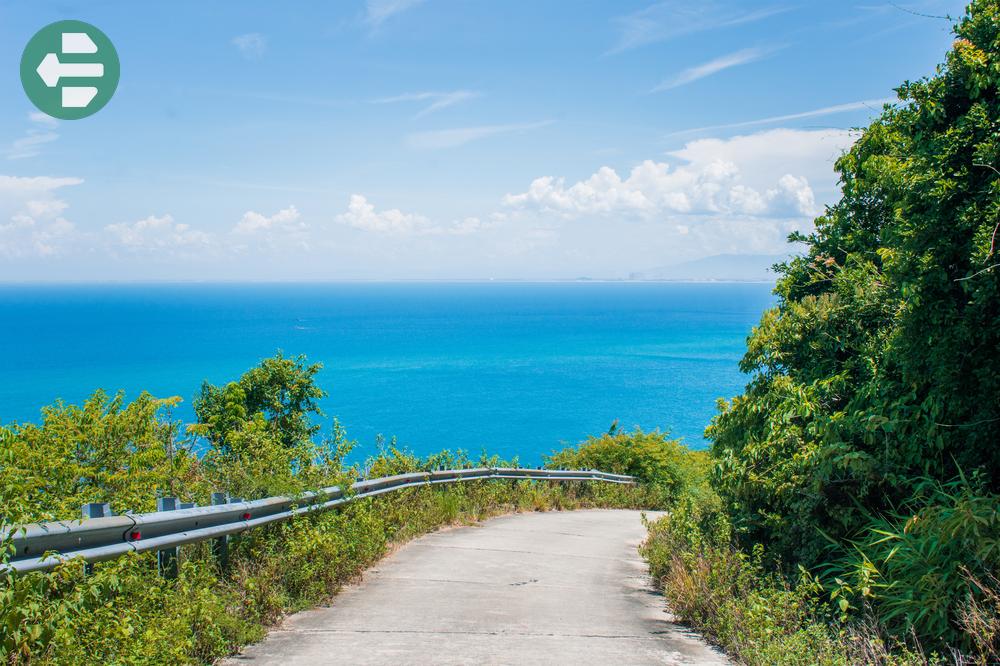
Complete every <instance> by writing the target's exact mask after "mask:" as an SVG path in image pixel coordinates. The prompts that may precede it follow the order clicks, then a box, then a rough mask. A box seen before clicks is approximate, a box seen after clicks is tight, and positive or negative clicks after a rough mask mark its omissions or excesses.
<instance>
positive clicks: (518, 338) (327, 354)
mask: <svg viewBox="0 0 1000 666" xmlns="http://www.w3.org/2000/svg"><path fill="white" fill-rule="evenodd" d="M773 300H774V297H773V296H772V295H771V285H767V284H744V283H703V284H693V283H645V282H620V283H619V282H566V283H500V282H498V283H338V284H273V285H259V284H253V285H251V284H243V285H219V284H216V285H209V284H190V285H188V284H185V285H176V284H175V285H127V286H118V285H73V286H68V285H59V286H54V285H53V286H49V285H45V286H41V285H38V286H36V285H31V286H26V285H6V286H0V423H4V424H7V423H10V422H13V421H19V422H25V421H38V420H39V419H40V408H41V407H42V406H43V405H47V404H51V403H53V402H54V401H56V399H62V400H64V401H66V402H74V403H79V402H82V401H83V400H84V399H85V398H86V397H87V396H88V395H90V394H91V393H92V392H93V391H94V390H95V389H98V388H103V389H105V390H107V391H109V392H114V391H117V390H124V391H125V392H126V395H127V396H130V397H134V396H136V395H138V394H139V392H141V391H143V390H147V391H149V392H151V393H152V394H153V395H155V396H158V397H167V396H174V395H177V396H181V397H182V398H183V399H184V402H183V403H182V404H181V406H180V407H178V408H177V409H175V411H174V413H173V416H174V417H176V418H178V419H181V420H184V421H190V420H191V419H192V417H193V412H192V410H191V400H192V398H193V397H194V396H195V394H196V393H197V391H198V389H199V386H200V385H201V382H202V381H204V380H207V381H210V382H213V383H223V382H226V381H230V380H233V379H236V378H237V377H239V375H240V374H241V373H242V372H244V371H245V370H247V369H248V368H250V367H251V366H253V365H255V364H256V363H258V362H259V361H260V359H262V358H264V357H267V356H270V355H272V354H274V353H275V352H276V351H277V350H279V349H280V350H282V351H284V352H285V353H286V354H289V355H294V354H305V355H307V356H308V358H309V360H310V361H319V362H321V363H323V365H324V369H323V371H322V372H321V373H320V375H319V382H320V384H321V386H322V387H323V388H324V389H325V390H326V391H328V392H329V397H328V398H327V399H326V400H325V401H324V402H323V404H322V407H323V410H324V411H325V413H326V415H327V419H328V420H330V419H332V417H334V416H336V417H337V418H339V419H340V421H341V422H342V423H343V424H344V425H345V426H346V428H347V431H348V434H349V436H350V437H351V438H352V439H356V440H357V441H358V449H357V450H356V453H357V454H359V455H362V456H363V455H365V454H368V453H372V452H374V451H375V441H376V436H377V435H378V434H383V435H384V436H385V437H387V438H388V437H392V436H395V437H397V438H398V441H399V444H400V445H402V446H405V447H407V448H409V449H411V450H412V451H414V452H416V453H420V454H426V453H430V452H433V451H438V450H440V449H443V448H451V449H456V448H461V449H465V450H468V451H470V452H472V453H474V454H478V453H479V452H480V451H482V450H484V449H485V450H486V451H488V452H490V453H498V454H500V455H502V456H504V457H512V456H518V457H519V459H520V461H521V462H522V463H525V464H529V465H536V464H539V463H540V462H541V457H542V455H543V454H547V453H551V452H552V451H553V450H557V449H559V448H562V447H563V446H564V445H566V444H568V443H576V442H578V441H580V440H582V439H583V438H584V437H586V436H587V435H591V434H600V433H602V432H605V431H607V430H608V427H609V426H610V425H611V423H612V422H613V421H615V420H617V421H618V422H619V424H620V425H621V426H622V427H625V428H631V427H633V426H641V427H642V428H645V429H653V428H659V429H661V430H668V431H669V432H670V433H671V434H672V435H674V436H677V437H681V438H683V440H684V442H685V443H686V444H688V445H689V446H691V447H695V448H699V447H704V446H706V444H707V443H706V442H705V440H704V439H703V432H704V429H705V426H706V425H707V424H708V422H709V420H710V419H711V418H712V416H713V414H714V413H715V401H716V399H717V398H720V397H731V396H733V395H736V394H738V393H739V392H740V391H741V390H742V388H743V385H744V384H745V382H746V377H745V376H744V375H742V374H741V373H740V371H739V368H738V362H739V359H740V358H741V356H742V355H743V351H744V345H745V340H746V336H747V335H748V334H749V332H750V330H751V327H752V326H754V325H755V324H756V323H757V321H758V320H759V318H760V315H761V313H762V312H763V311H764V310H765V309H766V308H767V307H769V306H770V305H771V304H772V303H773ZM325 427H327V428H328V427H329V423H327V424H326V425H325Z"/></svg>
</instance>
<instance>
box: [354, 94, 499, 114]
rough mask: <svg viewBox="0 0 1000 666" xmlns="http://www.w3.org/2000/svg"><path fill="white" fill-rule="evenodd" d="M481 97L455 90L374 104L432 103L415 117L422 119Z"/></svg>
mask: <svg viewBox="0 0 1000 666" xmlns="http://www.w3.org/2000/svg"><path fill="white" fill-rule="evenodd" d="M479 96H480V95H479V93H477V92H472V91H470V90H455V91H452V92H418V93H405V94H403V95H396V96H394V97H383V98H380V99H375V100H372V103H373V104H397V103H400V102H430V104H428V105H427V106H425V107H424V108H423V109H421V110H420V112H418V113H417V115H415V116H414V118H420V117H422V116H426V115H428V114H430V113H434V112H435V111H440V110H441V109H446V108H448V107H449V106H454V105H455V104H458V103H459V102H464V101H466V100H470V99H473V98H476V97H479Z"/></svg>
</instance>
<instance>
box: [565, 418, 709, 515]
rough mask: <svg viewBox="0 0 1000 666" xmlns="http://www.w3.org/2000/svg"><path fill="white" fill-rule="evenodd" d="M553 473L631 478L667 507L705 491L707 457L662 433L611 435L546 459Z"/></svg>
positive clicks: (589, 440)
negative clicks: (591, 471) (597, 472)
mask: <svg viewBox="0 0 1000 666" xmlns="http://www.w3.org/2000/svg"><path fill="white" fill-rule="evenodd" d="M545 465H546V467H549V468H553V469H599V470H601V471H603V472H611V473H613V474H628V475H630V476H634V477H635V478H636V479H637V480H638V481H639V482H640V483H642V484H643V485H645V486H647V487H648V488H649V489H650V491H651V492H652V493H653V494H654V496H655V501H654V504H655V505H656V506H659V507H666V506H668V505H669V504H670V503H671V502H672V501H674V500H676V499H677V498H680V497H682V496H684V495H687V494H698V493H704V492H706V491H707V489H708V487H707V480H708V470H709V458H708V454H707V453H706V452H704V451H692V450H690V449H688V448H687V447H685V446H683V445H682V444H681V443H680V440H676V439H669V438H668V437H667V435H666V434H664V433H661V432H658V431H657V432H643V431H642V430H640V429H638V428H637V429H635V430H634V431H632V432H616V431H615V429H612V432H609V433H606V434H604V435H601V436H600V437H588V438H587V440H586V441H584V442H582V443H580V444H579V445H577V446H575V447H568V448H566V449H563V450H562V451H559V452H557V453H553V454H552V455H551V456H547V457H546V458H545Z"/></svg>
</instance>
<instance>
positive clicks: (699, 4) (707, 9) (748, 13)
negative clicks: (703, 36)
mask: <svg viewBox="0 0 1000 666" xmlns="http://www.w3.org/2000/svg"><path fill="white" fill-rule="evenodd" d="M788 10H789V8H786V7H764V8H760V9H749V8H747V7H740V6H737V4H736V3H733V2H713V1H712V0H665V1H664V2H658V3H655V4H652V5H650V6H648V7H646V8H645V9H641V10H639V11H636V12H633V13H631V14H628V15H626V16H621V17H619V18H617V19H615V23H616V24H617V26H618V29H619V36H618V42H617V43H616V44H615V45H614V46H613V47H612V48H611V49H610V50H609V51H608V52H607V54H606V55H610V54H614V53H620V52H622V51H627V50H629V49H634V48H637V47H640V46H645V45H647V44H653V43H656V42H662V41H666V40H669V39H673V38H675V37H679V36H681V35H686V34H691V33H694V32H702V31H705V30H714V29H717V28H725V27H729V26H734V25H740V24H743V23H752V22H754V21H760V20H761V19H765V18H767V17H769V16H774V15H775V14H780V13H782V12H786V11H788Z"/></svg>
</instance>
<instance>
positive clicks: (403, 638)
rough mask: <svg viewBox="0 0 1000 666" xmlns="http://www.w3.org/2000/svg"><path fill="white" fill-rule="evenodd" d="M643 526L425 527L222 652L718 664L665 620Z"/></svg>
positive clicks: (289, 660) (612, 520) (606, 516)
mask: <svg viewBox="0 0 1000 666" xmlns="http://www.w3.org/2000/svg"><path fill="white" fill-rule="evenodd" d="M645 534H646V529H645V527H644V526H643V524H642V520H641V513H640V512H639V511H617V510H589V511H563V512H559V511H553V512H546V513H527V514H517V515H510V516H503V517H500V518H494V519H492V520H489V521H486V522H484V523H481V524H479V525H476V526H471V527H461V528H455V529H449V530H444V531H441V532H436V533H433V534H429V535H426V536H424V537H422V538H420V539H417V540H415V541H412V542H410V543H409V544H407V545H405V546H403V547H402V548H401V549H400V550H399V551H397V552H396V553H395V554H393V555H392V556H390V557H389V558H387V559H386V560H384V561H382V562H381V563H379V564H378V565H377V566H376V568H374V569H373V570H371V571H369V572H368V573H366V574H365V576H364V580H363V581H362V582H361V583H360V584H358V585H354V586H351V587H349V588H348V589H345V590H344V591H343V592H342V593H341V594H340V595H338V596H337V597H336V598H335V599H334V601H333V604H332V605H331V606H330V607H326V608H318V609H313V610H309V611H305V612H302V613H298V614H296V615H293V616H291V617H289V618H287V619H286V620H285V622H284V623H283V624H282V625H281V626H280V627H279V628H278V629H276V630H274V631H272V632H271V634H270V635H269V636H268V637H267V638H266V639H265V640H264V641H263V642H262V643H259V644H257V645H253V646H250V647H248V648H247V649H246V650H245V651H244V653H243V654H241V655H239V656H237V657H232V658H230V659H229V660H227V661H225V662H224V663H225V664H228V665H229V666H234V665H241V664H255V665H257V664H259V665H265V664H266V665H272V664H273V665H277V664H287V665H289V666H293V665H296V664H299V665H303V666H305V665H312V664H352V665H353V664H519V665H520V664H615V665H618V666H625V665H626V664H627V665H640V664H727V663H729V662H727V661H726V659H725V657H724V656H722V655H721V654H720V653H718V652H716V651H714V650H713V649H711V648H709V647H708V646H707V645H706V644H705V643H704V642H703V641H701V640H700V639H699V638H698V637H696V636H694V635H693V634H691V633H690V632H689V631H687V630H686V629H684V628H683V627H680V626H678V625H676V624H673V623H671V622H670V621H669V616H668V615H667V614H665V613H664V611H663V609H664V602H663V599H662V598H661V597H660V596H659V594H657V593H656V592H655V591H654V589H653V587H652V585H651V583H650V581H649V578H648V575H647V568H646V564H645V562H644V561H643V560H642V559H641V558H640V557H639V555H638V553H637V551H636V548H637V547H638V545H639V543H640V542H641V541H642V540H643V539H644V537H645Z"/></svg>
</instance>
